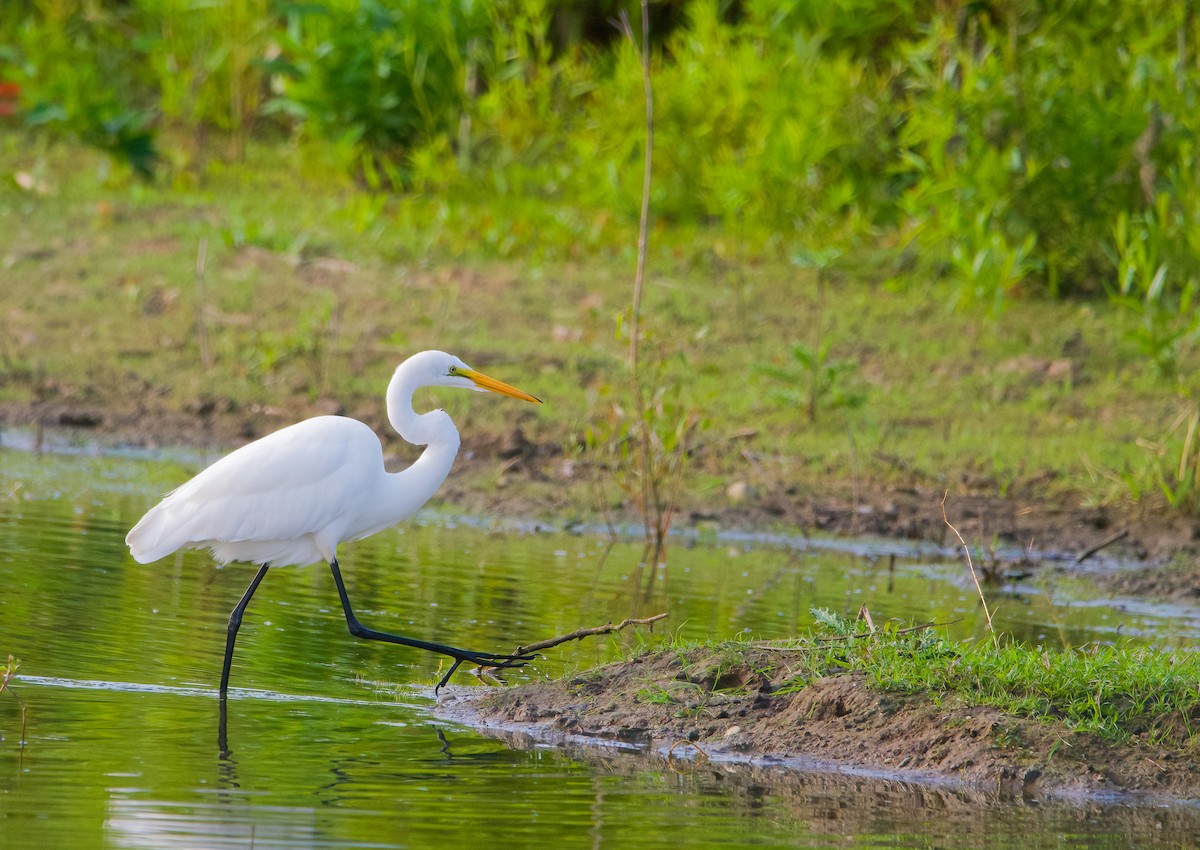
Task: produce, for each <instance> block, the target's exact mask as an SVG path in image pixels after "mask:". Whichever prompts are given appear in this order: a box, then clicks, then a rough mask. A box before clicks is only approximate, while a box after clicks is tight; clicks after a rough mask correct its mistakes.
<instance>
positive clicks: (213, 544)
mask: <svg viewBox="0 0 1200 850" xmlns="http://www.w3.org/2000/svg"><path fill="white" fill-rule="evenodd" d="M426 386H446V387H460V388H463V389H473V390H479V391H490V392H496V393H500V394H502V395H507V396H511V397H513V398H519V399H523V400H525V401H530V402H535V403H537V404H541V402H540V401H539V400H538V399H536V398H534V397H533V396H531V395H529V394H528V393H526V392H524V391H522V390H519V389H517V388H516V387H512V386H509V385H508V384H505V383H502V382H500V381H497V380H495V379H494V378H489V377H487V376H486V375H482V374H480V373H478V372H476V371H475V370H473V369H471V368H470V367H469V366H467V364H465V363H463V362H462V361H461V360H459V359H458V358H457V357H454V356H452V355H450V354H446V353H445V352H442V351H422V352H421V353H419V354H414V355H413V356H412V357H410V358H408V359H407V360H405V361H404V362H403V363H401V364H400V366H399V367H397V369H396V372H395V374H394V375H393V376H392V380H391V383H390V384H389V385H388V391H387V413H388V419H389V420H390V421H391V424H392V427H393V428H395V429H396V431H397V432H398V433H399V434H400V436H401V437H403V438H404V439H405V440H407V441H408V442H410V443H413V444H414V445H418V446H425V447H426V448H425V451H424V452H422V453H421V456H420V458H418V459H417V461H416V462H415V463H414V464H413V465H412V466H410V467H408V468H407V469H405V470H403V471H401V472H396V473H389V472H387V471H386V470H385V469H384V466H383V447H382V445H381V443H380V442H379V438H378V437H377V436H376V434H375V432H374V431H372V430H371V429H370V428H369V427H368V426H367V425H365V424H363V423H362V422H359V421H357V420H355V419H349V418H346V417H344V416H318V417H315V418H313V419H308V420H305V421H303V422H300V423H298V424H296V425H291V426H289V427H287V428H284V429H282V430H280V431H276V432H275V433H274V434H270V435H268V436H266V437H263V438H262V439H260V440H257V441H255V442H253V443H250V444H249V445H246V446H243V447H242V448H240V449H238V450H236V451H234V452H232V453H231V454H229V455H227V456H226V457H224V458H222V459H221V460H219V461H217V462H216V463H214V464H213V465H212V466H210V467H208V468H207V469H205V470H204V471H203V472H201V473H200V474H198V475H197V476H196V477H195V478H193V479H192V480H190V481H188V482H187V483H186V484H184V485H182V486H180V487H179V488H178V489H176V490H174V491H172V492H171V493H169V494H167V496H166V497H165V498H164V499H163V500H162V501H161V502H159V503H158V504H157V505H156V506H155V507H153V508H151V509H150V511H149V512H148V513H147V514H146V515H145V516H144V517H142V519H141V520H140V521H139V522H138V524H137V525H135V526H134V527H133V529H132V530H131V531H130V532H129V534H128V535H127V536H126V538H125V542H126V544H128V546H129V550H130V552H131V553H132V554H133V557H134V558H135V559H136V560H137V561H138V562H140V563H143V564H147V563H150V562H151V561H156V560H158V559H159V558H163V557H166V556H167V555H170V554H171V553H172V552H175V551H176V550H179V549H208V550H210V551H211V552H212V554H213V557H214V558H215V559H216V560H217V561H218V562H219V563H222V564H225V563H228V562H230V561H248V562H250V563H254V564H258V565H260V569H259V572H258V574H257V575H256V576H255V578H254V581H253V582H251V584H250V587H249V588H247V590H246V593H245V595H244V596H243V597H242V599H241V601H240V602H239V603H238V605H237V607H235V608H234V610H233V612H232V613H231V614H230V617H229V630H228V636H227V640H226V652H225V665H224V668H223V670H222V676H221V694H222V696H224V694H225V692H226V690H227V688H228V681H229V668H230V664H231V662H232V657H233V645H234V639H235V637H236V635H237V630H238V628H239V626H240V625H241V618H242V613H243V612H244V611H245V608H246V605H247V603H249V601H250V597H251V596H253V594H254V591H255V590H256V589H257V588H258V584H259V582H261V581H262V578H263V576H264V575H265V574H266V571H267V568H268V567H269V566H270V567H280V566H288V565H303V564H312V563H316V562H318V561H325V562H326V563H328V564H329V566H330V569H331V570H332V571H333V576H334V581H335V583H336V584H337V587H338V594H339V596H340V597H341V600H342V607H343V609H344V612H345V614H346V621H347V624H348V625H349V627H350V632H351V634H354V635H355V636H358V637H364V638H369V639H374V640H386V641H390V642H392V643H399V644H403V645H406V646H416V647H419V648H422V649H429V650H432V651H434V652H440V653H442V654H445V655H449V656H451V657H452V658H454V659H455V663H454V666H453V667H451V669H450V672H449V673H447V674H446V676H445V677H444V678H443V679H442V681H441V683H439V685H438V687H441V685H442V684H445V682H446V681H447V680H448V679H449V677H450V675H451V674H452V673H453V672H454V670H455V669H456V668H457V667H458V665H459V664H460V663H462V662H463V661H471V662H473V663H477V664H482V665H483V666H490V667H511V666H518V665H520V664H521V663H523V662H525V661H527V660H529V659H528V657H527V656H507V655H493V654H490V653H479V652H471V651H468V650H459V649H455V648H454V647H449V646H445V645H443V644H435V643H429V642H427V641H420V640H415V639H412V638H405V637H401V636H398V635H389V634H385V633H383V632H376V631H374V630H373V629H368V628H366V627H365V626H363V625H362V624H361V623H359V622H358V620H357V619H356V618H355V616H354V613H353V611H352V610H351V607H350V600H349V598H348V597H347V595H346V590H345V585H344V583H343V581H342V576H341V571H340V569H339V567H338V562H337V547H338V544H339V543H341V542H343V541H347V540H360V539H362V538H363V537H368V536H370V535H372V534H375V533H376V532H378V531H382V530H384V529H385V528H390V527H391V526H393V525H395V524H396V523H398V522H400V521H401V520H403V519H405V518H406V517H409V516H411V515H412V514H413V513H415V512H416V511H417V509H419V508H420V507H421V506H422V505H423V504H425V502H427V501H428V500H429V498H430V497H431V496H433V494H434V493H435V492H436V491H437V488H438V487H439V486H441V483H442V482H443V481H444V480H445V479H446V476H447V475H448V474H449V472H450V467H451V466H452V465H453V463H454V457H455V455H456V454H457V453H458V447H459V436H458V429H457V428H455V427H454V422H453V421H452V420H451V419H450V416H449V415H448V414H447V413H446V412H445V411H443V410H433V411H430V412H428V413H423V414H418V413H416V412H415V411H414V410H413V406H412V398H413V393H414V392H415V391H416V390H417V389H418V388H420V387H426Z"/></svg>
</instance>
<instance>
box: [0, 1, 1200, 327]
mask: <svg viewBox="0 0 1200 850" xmlns="http://www.w3.org/2000/svg"><path fill="white" fill-rule="evenodd" d="M625 5H630V4H626V3H620V2H607V3H599V4H582V3H578V2H572V0H558V2H555V1H554V0H455V2H449V3H429V2H422V0H321V2H311V3H298V2H291V0H217V2H207V1H206V2H199V1H198V0H130V2H115V0H11V2H10V3H9V4H8V5H7V9H8V10H9V13H8V14H6V15H5V16H4V19H3V20H2V21H0V76H3V77H5V78H8V79H10V80H11V81H14V82H17V83H19V84H20V85H21V86H22V91H21V105H22V110H21V113H20V114H21V117H22V119H23V120H24V121H25V123H26V124H28V125H30V126H37V127H41V128H42V129H44V130H45V131H46V132H58V133H71V134H75V135H77V136H79V137H82V138H84V139H87V140H89V141H91V142H93V143H95V144H98V145H100V146H102V147H105V148H106V149H109V150H112V151H113V152H114V153H115V155H117V156H118V157H119V158H121V159H123V160H124V161H125V162H127V163H129V164H130V165H132V166H133V167H134V168H135V169H136V170H137V171H139V172H143V173H147V172H149V171H150V169H152V168H154V167H155V165H156V164H157V165H158V169H157V170H158V171H159V172H160V173H161V174H162V175H163V176H164V178H166V179H171V178H174V179H182V174H181V172H182V173H192V174H193V176H194V174H195V172H196V170H199V173H201V174H203V170H204V168H205V165H206V162H205V160H206V158H208V157H211V156H213V155H214V151H216V152H220V155H222V156H224V157H227V158H229V157H232V158H237V157H240V156H242V155H243V152H244V145H245V140H246V138H247V137H249V136H256V137H260V138H271V137H274V138H290V139H294V140H296V141H297V142H298V143H301V144H306V145H310V146H314V147H316V148H317V149H319V151H320V155H319V157H318V158H319V159H320V160H321V161H323V162H324V163H326V164H327V165H333V166H334V167H335V168H340V169H342V170H343V171H344V173H348V174H352V175H353V176H355V177H356V178H357V179H361V180H363V181H365V182H366V183H368V184H369V185H371V186H374V187H381V188H386V189H388V190H397V191H401V190H421V191H426V192H434V191H436V192H439V193H451V194H462V195H468V196H470V195H475V194H478V193H480V192H488V193H490V194H493V195H500V196H505V197H512V198H514V199H523V200H527V199H556V200H567V201H569V202H570V203H571V204H572V205H575V206H578V207H582V208H585V209H589V210H595V211H610V212H612V213H614V214H617V215H621V216H630V215H633V214H634V211H635V210H636V208H637V199H638V196H639V187H640V175H639V174H638V170H637V169H636V168H635V167H633V166H634V165H635V164H636V162H637V159H638V141H639V138H640V128H641V121H642V116H641V109H640V104H639V103H638V101H637V99H636V98H634V97H631V96H630V95H631V93H632V92H635V91H637V80H638V78H639V74H640V69H639V66H638V62H637V56H636V52H635V51H634V50H633V49H631V47H630V46H629V45H628V44H626V43H624V42H623V41H622V40H620V39H619V38H617V37H616V35H617V34H616V30H615V28H614V27H612V26H610V25H609V24H608V21H609V19H610V18H611V17H612V16H613V15H614V14H615V12H616V11H617V10H619V9H620V8H622V7H623V6H625ZM13 10H16V13H15V14H13V13H12V12H13ZM651 14H652V18H653V20H654V24H653V27H654V31H655V32H656V33H657V34H658V42H657V44H656V48H655V56H654V62H655V67H654V81H655V88H656V90H657V92H658V95H659V97H658V104H659V108H658V114H657V116H656V125H657V126H656V128H655V129H656V133H657V134H658V145H657V147H658V158H657V161H656V173H655V182H654V192H655V197H654V204H653V209H654V210H655V213H656V215H657V216H658V218H659V219H660V220H666V221H673V222H686V223H691V224H696V225H703V226H705V227H707V228H711V229H715V230H718V231H720V232H722V233H724V234H726V235H727V236H728V237H729V238H731V239H733V240H736V241H745V242H746V243H747V244H746V248H747V250H750V251H752V252H762V251H768V252H776V253H780V254H782V255H787V254H790V253H795V252H798V251H803V250H805V249H808V248H811V247H818V246H819V247H823V248H829V247H834V246H836V247H843V248H850V247H861V246H862V245H864V244H869V245H873V246H879V245H882V246H890V247H892V248H893V249H894V253H895V257H894V259H895V261H897V262H901V261H904V262H916V263H918V264H919V265H920V266H921V267H922V268H924V269H926V270H929V271H932V272H935V273H939V274H940V273H951V274H953V275H954V277H956V278H958V279H960V280H961V281H962V287H961V291H960V293H959V294H960V297H962V298H966V299H972V300H978V301H982V302H984V303H986V304H989V305H992V306H995V307H1000V306H1002V303H1003V300H1004V299H1005V298H1006V297H1008V296H1011V295H1013V294H1016V293H1019V292H1023V291H1027V290H1029V289H1038V290H1044V291H1046V292H1049V293H1051V294H1060V293H1094V292H1105V291H1111V292H1113V293H1114V294H1119V295H1121V296H1124V297H1126V298H1128V297H1130V296H1132V297H1134V299H1135V300H1136V299H1141V300H1142V301H1150V302H1166V303H1167V304H1171V303H1175V301H1177V299H1178V298H1179V296H1180V293H1187V292H1190V290H1191V288H1192V287H1193V286H1194V282H1195V280H1196V276H1197V273H1198V270H1200V262H1198V260H1197V251H1196V247H1197V246H1196V244H1195V242H1196V240H1198V239H1200V236H1197V235H1196V233H1197V232H1198V231H1197V229H1196V228H1195V227H1192V226H1191V224H1192V222H1193V221H1194V220H1195V217H1196V215H1197V213H1198V212H1200V183H1198V179H1197V173H1196V162H1195V155H1194V154H1195V145H1196V138H1197V133H1198V132H1200V118H1198V117H1197V115H1200V111H1198V110H1197V109H1196V108H1195V107H1196V101H1197V94H1198V92H1200V76H1198V75H1197V55H1198V54H1200V51H1198V50H1197V35H1198V34H1200V29H1198V24H1197V19H1196V16H1195V15H1194V13H1193V10H1192V6H1191V4H1187V3H1175V2H1169V0H1151V2H1149V3H1143V4H1137V5H1136V6H1135V5H1131V4H1127V3H1120V2H1105V0H1086V2H1085V0H1076V2H1066V3H1062V4H1055V6H1054V7H1052V8H1050V7H1045V6H1044V4H1039V3H1033V2H1020V0H1010V2H981V3H969V4H929V3H918V2H915V0H914V1H913V2H902V0H878V2H864V0H833V1H832V2H821V3H809V2H792V3H776V2H766V0H742V2H730V0H726V2H717V0H690V2H679V1H678V0H677V1H676V2H670V3H667V2H663V3H655V4H652V6H651ZM214 135H218V136H220V137H221V138H222V139H223V140H224V141H225V142H226V143H227V146H225V147H222V146H220V145H213V144H211V141H212V138H213V136H214ZM1131 234H1133V235H1134V236H1135V237H1136V238H1135V240H1134V241H1135V242H1140V241H1148V242H1150V243H1152V245H1153V246H1154V248H1152V249H1151V250H1149V251H1140V250H1138V248H1137V247H1136V245H1131V244H1130V235H1131ZM1160 272H1161V274H1160ZM1156 280H1157V281H1158V283H1157V285H1154V282H1155V281H1156ZM1155 309H1158V308H1155ZM1152 312H1153V311H1152ZM1160 312H1161V311H1160ZM1165 312H1166V313H1171V314H1172V315H1171V316H1161V317H1157V318H1155V319H1154V320H1153V321H1156V322H1159V323H1164V322H1165V323H1166V324H1168V325H1172V324H1177V323H1178V322H1179V321H1180V320H1179V319H1178V316H1177V315H1175V314H1177V313H1178V312H1179V311H1173V310H1172V309H1171V308H1170V307H1169V306H1168V307H1167V308H1165ZM1155 315H1156V316H1157V314H1155ZM1195 330H1196V329H1195V328H1194V327H1190V326H1189V328H1188V331H1189V332H1190V333H1192V334H1193V335H1194V332H1195Z"/></svg>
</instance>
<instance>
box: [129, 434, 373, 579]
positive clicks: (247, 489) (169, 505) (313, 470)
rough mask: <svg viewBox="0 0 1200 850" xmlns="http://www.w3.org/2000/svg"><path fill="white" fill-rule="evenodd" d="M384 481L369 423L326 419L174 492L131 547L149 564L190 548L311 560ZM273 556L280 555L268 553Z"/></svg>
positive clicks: (233, 556)
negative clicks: (319, 544) (319, 542)
mask: <svg viewBox="0 0 1200 850" xmlns="http://www.w3.org/2000/svg"><path fill="white" fill-rule="evenodd" d="M385 475H386V472H385V471H384V467H383V450H382V447H381V445H380V443H379V438H378V437H377V436H376V435H375V433H374V432H373V431H372V430H371V429H370V428H369V427H367V426H366V425H364V424H363V423H361V422H358V421H357V420H354V419H348V418H345V417H341V416H319V417H316V418H314V419H308V420H305V421H304V422H300V423H298V424H296V425H292V426H290V427H288V428H284V429H283V430H281V431H276V432H275V433H274V434H271V435H269V436H267V437H263V438H262V439H261V440H257V441H256V442H253V443H250V444H249V445H247V446H243V447H242V448H240V449H238V450H237V451H235V452H233V453H231V454H229V455H227V456H226V457H224V458H222V459H221V460H219V461H217V462H216V463H214V464H213V465H212V466H210V467H208V468H207V469H205V470H204V471H203V472H201V473H200V474H199V475H197V476H196V477H195V478H193V479H192V480H191V481H188V482H187V483H186V484H184V485H182V486H181V487H179V488H178V489H176V490H174V491H173V492H171V493H169V494H168V495H167V496H166V498H164V499H163V500H162V501H161V502H160V503H159V504H158V505H157V506H155V507H154V508H152V509H151V510H150V511H149V512H148V513H147V514H146V515H145V516H144V517H143V518H142V520H141V521H140V522H139V523H138V524H137V525H136V526H134V528H133V529H132V530H131V531H130V532H129V534H128V536H127V537H126V538H125V542H126V543H127V544H128V545H129V548H130V551H131V552H132V553H133V556H134V558H136V559H137V560H138V561H139V562H141V563H143V564H145V563H149V562H151V561H155V560H158V559H159V558H162V557H165V556H166V555H169V554H170V553H172V552H174V551H175V550H177V549H180V548H184V547H187V548H202V547H210V548H214V549H216V550H217V551H215V552H214V554H216V555H217V557H218V560H243V559H245V560H257V561H267V560H270V561H271V562H272V563H275V564H276V565H278V566H282V565H284V564H285V563H311V562H313V561H316V560H318V559H319V558H320V557H321V554H320V553H319V551H318V548H316V546H315V544H314V541H315V540H316V539H318V538H321V539H323V540H324V541H325V542H327V543H328V542H329V541H331V542H332V545H336V544H337V542H338V541H339V540H340V536H339V534H338V530H339V529H340V528H343V527H345V525H346V522H347V516H353V515H354V514H355V513H356V511H357V509H358V507H359V506H360V505H362V504H363V502H364V500H366V499H369V498H370V497H371V496H372V494H373V493H374V491H375V487H376V485H377V484H378V482H379V480H380V479H381V478H382V477H383V476H385ZM239 543H240V544H244V545H243V546H242V547H240V548H239V547H237V546H228V545H221V546H218V544H239ZM276 544H277V545H276ZM297 544H300V545H297ZM273 552H274V553H276V554H277V556H278V557H276V558H270V557H263V556H264V555H270V554H272V553H273ZM241 553H247V554H241ZM251 555H253V557H251Z"/></svg>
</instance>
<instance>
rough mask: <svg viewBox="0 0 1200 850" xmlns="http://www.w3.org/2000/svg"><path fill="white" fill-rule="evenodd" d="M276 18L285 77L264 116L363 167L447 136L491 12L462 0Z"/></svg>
mask: <svg viewBox="0 0 1200 850" xmlns="http://www.w3.org/2000/svg"><path fill="white" fill-rule="evenodd" d="M284 13H285V16H286V18H287V21H288V27H287V33H286V37H285V40H284V54H283V59H282V61H281V62H279V63H278V67H280V68H281V69H285V70H286V72H287V73H286V74H285V75H284V77H283V80H282V88H283V92H282V94H281V95H280V96H279V97H278V98H276V99H274V100H273V101H272V102H271V103H270V104H269V110H270V111H274V112H283V113H287V114H289V115H292V116H294V117H296V118H298V119H300V120H301V121H303V122H306V124H308V125H311V129H310V130H309V132H311V133H313V134H315V135H317V136H319V137H325V138H335V139H336V138H349V139H352V140H353V141H354V142H355V143H356V144H357V145H359V146H360V148H359V152H360V154H361V156H363V157H364V158H365V159H366V160H367V161H368V162H370V161H371V160H373V159H376V158H380V159H382V160H383V161H385V162H386V161H389V160H390V161H395V160H396V158H397V156H398V155H401V154H404V153H407V152H408V151H409V150H411V149H412V148H414V147H415V146H416V145H417V144H419V143H421V142H429V141H432V140H434V139H436V138H438V137H439V136H441V135H445V134H449V133H451V132H453V131H454V129H455V128H456V127H457V124H458V120H459V116H460V113H461V111H462V108H463V104H464V101H465V98H466V94H467V93H466V91H465V88H464V78H465V74H466V72H465V65H466V64H467V63H468V62H474V61H475V59H474V56H475V54H476V53H477V52H478V47H477V45H478V44H479V43H480V42H481V41H482V40H483V39H484V38H485V37H486V35H487V34H488V32H489V31H490V28H491V27H490V20H489V15H490V7H489V6H488V5H487V4H485V3H481V2H470V0H462V2H453V3H428V2H423V0H403V2H400V0H392V2H383V0H328V2H324V3H291V4H288V5H287V6H285V7H284ZM393 182H394V181H393Z"/></svg>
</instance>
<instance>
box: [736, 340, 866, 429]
mask: <svg viewBox="0 0 1200 850" xmlns="http://www.w3.org/2000/svg"><path fill="white" fill-rule="evenodd" d="M832 348H833V340H831V339H825V340H823V341H822V342H821V343H820V345H819V346H818V347H817V349H816V350H815V351H814V350H813V349H812V348H810V347H809V346H807V345H805V344H804V343H802V342H795V343H792V347H791V349H790V354H791V357H792V361H793V363H792V364H790V365H784V366H778V365H775V364H771V363H765V364H760V365H759V366H758V371H760V372H762V373H763V374H764V375H766V376H768V377H770V378H772V379H774V380H775V381H777V382H778V384H779V386H778V387H776V388H774V389H772V390H771V392H770V394H771V397H772V398H774V399H777V400H778V401H779V402H780V403H781V404H783V405H786V406H788V407H791V408H795V407H800V408H803V409H804V411H805V412H806V414H807V416H808V421H809V422H813V421H815V420H816V418H817V411H818V409H819V408H821V407H829V408H838V407H857V406H859V405H861V404H862V403H863V402H864V401H866V395H865V394H864V393H863V392H862V390H861V389H858V388H856V387H854V386H853V379H854V376H855V375H856V374H857V373H858V364H857V363H855V362H854V361H853V360H841V359H836V358H834V357H832V356H831V351H832Z"/></svg>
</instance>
